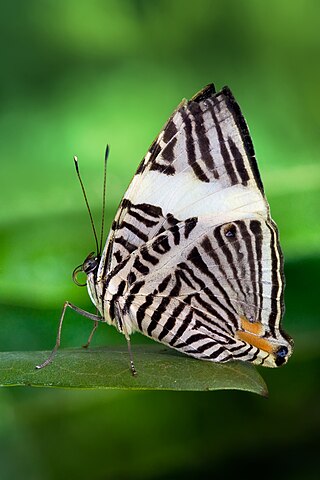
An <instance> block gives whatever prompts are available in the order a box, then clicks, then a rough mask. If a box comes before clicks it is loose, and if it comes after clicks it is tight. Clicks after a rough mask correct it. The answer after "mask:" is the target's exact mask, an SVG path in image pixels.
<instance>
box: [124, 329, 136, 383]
mask: <svg viewBox="0 0 320 480" xmlns="http://www.w3.org/2000/svg"><path fill="white" fill-rule="evenodd" d="M125 337H126V340H127V345H128V352H129V358H130V369H131V373H132V375H133V376H135V375H137V370H136V369H135V366H134V363H133V355H132V350H131V341H130V336H129V335H126V334H125Z"/></svg>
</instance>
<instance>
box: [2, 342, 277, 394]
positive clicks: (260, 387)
mask: <svg viewBox="0 0 320 480" xmlns="http://www.w3.org/2000/svg"><path fill="white" fill-rule="evenodd" d="M48 354H49V352H3V353H0V386H17V385H24V386H43V387H64V388H80V389H86V388H91V389H92V388H97V389H129V390H180V391H182V390H185V391H186V390H190V391H191V390H193V391H201V390H203V391H208V390H232V389H234V390H244V391H248V392H253V393H256V394H259V395H262V396H267V394H268V392H267V386H266V384H265V382H264V380H263V379H262V377H261V376H260V374H259V373H258V372H257V370H256V369H255V368H254V367H253V366H252V365H250V364H246V363H243V362H229V363H225V364H216V363H212V362H205V361H200V360H195V359H192V358H190V357H186V356H184V355H180V354H179V353H176V352H174V351H172V350H169V349H167V348H165V347H163V346H161V345H143V346H136V345H134V346H133V356H134V363H135V367H136V370H137V372H138V374H137V375H136V376H135V377H133V376H132V374H131V372H130V369H129V356H128V351H127V349H126V347H119V346H117V347H115V346H114V347H107V348H106V347H103V348H93V349H90V350H83V349H66V350H60V351H59V352H58V354H57V356H56V358H55V359H54V361H53V362H52V363H51V364H50V365H48V366H47V367H45V368H43V369H41V370H37V369H35V365H36V364H37V363H41V362H43V361H44V360H45V359H46V358H47V356H48Z"/></svg>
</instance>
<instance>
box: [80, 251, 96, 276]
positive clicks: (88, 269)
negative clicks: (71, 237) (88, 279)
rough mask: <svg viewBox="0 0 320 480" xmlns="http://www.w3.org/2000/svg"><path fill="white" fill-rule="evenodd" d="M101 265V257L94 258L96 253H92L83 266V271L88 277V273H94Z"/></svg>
mask: <svg viewBox="0 0 320 480" xmlns="http://www.w3.org/2000/svg"><path fill="white" fill-rule="evenodd" d="M99 263H100V257H99V256H94V252H92V253H90V254H89V255H88V256H87V258H86V259H85V261H84V262H83V265H82V270H83V271H84V273H86V274H87V275H88V273H92V272H94V271H95V270H96V269H97V268H98V266H99Z"/></svg>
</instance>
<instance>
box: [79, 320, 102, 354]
mask: <svg viewBox="0 0 320 480" xmlns="http://www.w3.org/2000/svg"><path fill="white" fill-rule="evenodd" d="M98 325H99V320H95V322H94V324H93V329H92V330H91V333H90V335H89V338H88V340H87V343H85V344H84V345H82V348H88V347H89V345H90V343H91V340H92V337H93V335H94V332H95V331H96V330H97V328H98Z"/></svg>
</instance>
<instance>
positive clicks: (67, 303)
mask: <svg viewBox="0 0 320 480" xmlns="http://www.w3.org/2000/svg"><path fill="white" fill-rule="evenodd" d="M68 307H69V308H71V309H72V310H74V311H75V312H77V313H79V314H80V315H83V316H84V317H87V318H90V320H94V321H95V322H99V321H101V320H103V318H102V317H100V316H99V315H94V314H93V313H89V312H86V311H85V310H82V308H79V307H77V306H76V305H73V304H72V303H70V302H68V301H67V302H65V304H64V305H63V309H62V313H61V317H60V322H59V328H58V333H57V339H56V344H55V346H54V347H53V350H52V352H51V353H50V355H49V357H48V358H47V359H46V360H45V361H44V362H43V363H41V364H40V365H37V366H36V368H37V369H40V368H44V367H46V366H47V365H49V364H50V363H51V362H52V360H53V359H54V357H55V355H56V353H57V350H58V348H59V347H60V339H61V330H62V324H63V320H64V316H65V313H66V310H67V308H68ZM93 333H94V332H93V331H92V332H91V335H90V337H91V338H92V335H93ZM90 337H89V339H90V340H91V338H90Z"/></svg>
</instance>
